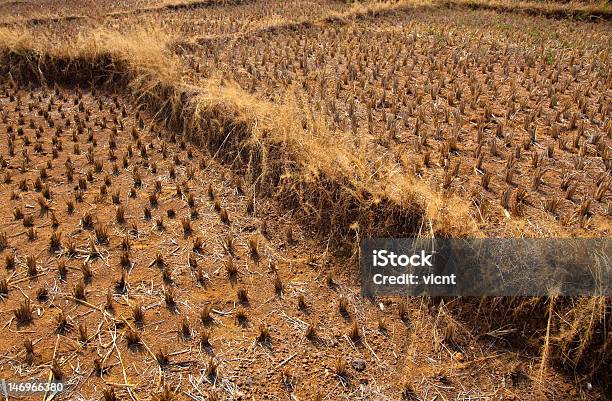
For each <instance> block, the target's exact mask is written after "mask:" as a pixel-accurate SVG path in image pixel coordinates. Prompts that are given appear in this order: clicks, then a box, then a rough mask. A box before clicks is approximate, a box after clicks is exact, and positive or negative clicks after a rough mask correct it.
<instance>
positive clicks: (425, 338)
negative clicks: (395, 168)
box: [0, 84, 575, 400]
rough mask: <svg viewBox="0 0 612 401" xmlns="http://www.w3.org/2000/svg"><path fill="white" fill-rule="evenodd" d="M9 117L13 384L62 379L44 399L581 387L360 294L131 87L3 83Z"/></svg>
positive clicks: (435, 311) (511, 395)
mask: <svg viewBox="0 0 612 401" xmlns="http://www.w3.org/2000/svg"><path fill="white" fill-rule="evenodd" d="M0 114H1V118H2V120H1V121H0V132H2V140H1V142H0V158H1V160H0V162H1V166H2V167H1V172H0V173H1V184H0V185H1V190H0V202H1V204H2V206H3V207H2V208H1V209H0V221H1V228H0V240H1V244H0V245H1V248H2V249H1V252H2V255H1V258H2V259H1V260H2V265H3V266H2V268H1V272H0V284H1V285H0V287H1V288H0V296H1V297H2V300H1V303H0V323H1V326H0V344H1V346H0V379H7V380H13V381H23V380H29V379H37V380H41V381H44V382H47V381H48V380H51V379H53V378H55V379H60V380H63V381H64V382H65V383H66V384H67V388H66V390H65V391H64V392H62V393H59V394H55V395H54V394H47V396H46V399H47V400H49V399H55V400H100V399H104V400H114V399H124V400H148V399H156V400H170V399H175V400H183V399H184V400H188V399H191V400H214V399H230V400H238V399H242V400H256V399H257V400H259V399H294V400H359V399H363V400H366V399H368V400H386V399H393V400H395V399H402V398H403V399H413V400H419V399H423V400H425V399H426V400H431V399H440V400H451V399H457V397H461V396H462V395H465V394H472V395H476V394H480V395H484V396H488V397H496V399H497V397H501V396H503V397H504V399H535V398H536V397H538V396H544V397H554V398H555V399H570V398H571V397H572V394H574V395H575V391H574V390H573V387H572V385H570V384H569V381H568V380H567V379H564V377H563V376H561V375H559V374H558V373H556V372H554V371H548V370H546V371H545V372H544V376H543V380H544V383H546V384H545V385H542V386H540V385H538V381H537V380H536V379H537V376H538V372H539V358H538V357H537V353H533V354H525V353H517V352H514V351H512V350H508V349H505V348H503V347H502V346H501V345H500V343H497V342H495V341H494V339H492V338H489V337H482V338H481V337H477V336H475V335H472V334H471V332H470V329H469V327H467V326H465V325H463V324H462V323H461V322H459V321H456V320H454V319H453V318H452V317H451V316H450V314H448V313H447V312H446V310H445V309H444V307H438V308H434V307H431V306H429V305H428V304H427V303H426V301H425V300H421V299H406V300H398V299H394V300H377V301H376V302H373V301H371V300H364V299H361V298H360V297H359V286H358V283H357V278H356V276H357V273H356V268H355V265H356V262H355V261H354V259H353V260H349V259H343V258H340V257H338V256H334V255H332V254H330V253H328V252H327V251H326V244H325V242H319V241H318V240H317V239H316V238H315V237H314V236H313V235H312V234H311V233H309V232H307V231H304V230H303V229H301V228H300V226H298V225H297V224H296V222H295V221H294V220H293V219H292V217H291V216H290V215H287V214H283V213H282V212H280V208H278V207H277V205H275V204H274V202H273V201H262V200H259V199H255V198H254V197H253V195H252V192H251V191H250V190H249V188H248V186H247V185H245V184H244V183H241V180H240V179H239V178H237V177H235V176H233V175H232V174H231V172H230V171H229V170H228V169H227V168H226V167H225V166H222V165H220V164H219V163H218V162H217V161H215V160H214V159H213V158H212V157H211V155H210V154H209V153H207V151H205V150H201V149H196V148H194V147H193V146H192V145H190V144H188V143H185V142H183V141H182V140H181V138H180V136H175V135H173V134H171V133H169V132H167V131H165V130H164V128H162V127H160V126H156V125H155V124H153V123H152V122H151V119H150V116H148V115H146V114H145V113H143V112H139V111H137V110H136V109H135V108H134V107H133V106H132V105H130V104H129V103H126V102H125V101H124V100H123V99H122V98H121V97H117V96H115V95H113V94H108V93H104V92H99V91H96V92H94V91H81V90H79V89H66V88H27V89H26V88H15V87H13V86H11V85H8V84H3V85H2V86H0ZM539 388H540V390H539ZM436 397H439V398H436ZM564 397H569V398H564ZM19 399H37V400H40V399H43V395H42V394H38V395H36V396H23V397H20V398H19ZM491 399H492V398H491Z"/></svg>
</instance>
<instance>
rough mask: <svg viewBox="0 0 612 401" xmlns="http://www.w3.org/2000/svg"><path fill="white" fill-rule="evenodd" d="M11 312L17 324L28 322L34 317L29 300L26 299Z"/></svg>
mask: <svg viewBox="0 0 612 401" xmlns="http://www.w3.org/2000/svg"><path fill="white" fill-rule="evenodd" d="M13 314H14V315H15V320H16V321H17V323H19V324H28V323H30V322H31V321H32V319H33V318H34V315H33V313H32V307H31V306H30V300H29V299H26V300H25V301H23V302H22V303H21V304H19V306H18V307H17V308H16V309H15V310H13Z"/></svg>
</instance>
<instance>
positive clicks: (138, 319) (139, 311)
mask: <svg viewBox="0 0 612 401" xmlns="http://www.w3.org/2000/svg"><path fill="white" fill-rule="evenodd" d="M132 318H133V319H134V323H136V324H137V325H139V326H142V325H144V320H145V309H144V306H142V304H141V303H138V304H136V305H134V306H132Z"/></svg>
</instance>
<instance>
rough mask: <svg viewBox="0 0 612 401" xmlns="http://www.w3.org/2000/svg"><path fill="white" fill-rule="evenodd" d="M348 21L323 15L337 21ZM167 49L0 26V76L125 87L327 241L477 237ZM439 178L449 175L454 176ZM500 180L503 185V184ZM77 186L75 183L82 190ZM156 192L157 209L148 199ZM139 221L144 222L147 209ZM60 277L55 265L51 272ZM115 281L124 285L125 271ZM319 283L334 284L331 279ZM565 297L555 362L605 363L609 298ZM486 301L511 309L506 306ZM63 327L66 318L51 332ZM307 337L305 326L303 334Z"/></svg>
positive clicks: (386, 170) (165, 40)
mask: <svg viewBox="0 0 612 401" xmlns="http://www.w3.org/2000/svg"><path fill="white" fill-rule="evenodd" d="M479 4H480V3H479ZM483 4H485V3H483ZM486 4H489V5H490V4H492V3H486ZM496 4H497V3H496ZM360 7H362V8H360ZM372 7H373V8H372ZM388 7H391V6H389V5H381V6H356V8H355V10H353V11H352V13H353V14H351V15H350V17H355V16H356V15H360V14H359V13H362V14H364V15H365V14H370V13H372V12H379V11H380V10H384V9H386V8H388ZM495 7H498V6H497V5H495ZM377 10H378V11H377ZM348 17H349V16H347V15H342V16H330V17H329V18H330V19H331V20H342V19H345V18H348ZM37 35H38V34H37ZM174 42H176V38H174V37H172V36H170V35H167V34H165V33H163V32H161V31H159V30H135V31H133V32H131V33H129V34H126V35H122V34H119V33H116V32H110V31H105V30H98V29H95V30H89V31H84V32H82V33H80V34H79V35H78V36H77V37H75V38H72V39H71V40H68V41H62V42H58V41H54V40H53V38H51V37H40V36H34V35H33V34H32V33H30V32H28V31H27V30H15V29H13V30H9V29H4V28H1V29H0V72H1V73H2V75H3V76H8V74H9V73H10V75H11V76H12V79H14V80H17V81H19V82H22V83H27V82H36V83H46V84H53V83H60V84H69V85H71V84H77V85H89V84H93V85H103V86H107V87H115V88H116V89H118V90H124V89H127V90H129V92H130V94H131V96H132V97H133V99H134V100H135V101H136V102H137V103H139V104H140V105H142V107H144V108H145V109H148V110H150V111H152V112H153V114H155V116H156V117H157V118H158V119H159V120H161V121H164V122H165V123H166V124H167V125H168V126H169V127H170V128H172V129H173V130H174V131H176V132H181V133H184V136H185V139H187V140H190V141H191V142H193V143H195V144H199V145H202V146H206V147H208V148H210V149H212V150H213V153H215V154H216V155H217V157H219V158H220V159H222V160H224V161H226V162H227V163H228V164H230V165H231V166H232V167H233V168H234V169H235V170H236V171H237V172H239V173H241V174H242V175H243V176H244V177H245V179H246V180H247V181H248V182H249V184H250V186H252V187H253V188H254V189H255V191H256V193H257V194H258V195H259V196H273V197H275V198H276V199H277V200H278V201H280V203H281V204H283V205H285V206H286V207H287V208H288V209H290V210H295V211H297V212H296V213H297V214H298V215H299V216H300V217H302V218H303V221H304V222H305V224H310V225H311V226H312V227H314V228H316V229H317V231H318V232H319V234H320V235H322V236H324V237H328V238H331V239H332V240H333V242H336V243H350V244H353V245H354V244H356V243H358V241H359V240H360V239H361V238H363V237H367V236H405V235H407V234H410V235H430V236H458V237H461V236H483V235H484V234H483V233H482V232H480V230H479V229H478V226H477V224H476V222H475V221H474V219H473V218H472V217H471V215H470V210H469V208H470V204H469V202H467V201H465V200H463V199H460V198H459V197H458V196H456V195H452V194H450V195H449V194H446V195H444V194H441V193H439V192H438V191H436V190H434V189H432V188H431V187H430V186H429V185H428V184H427V183H425V182H423V181H420V180H417V179H414V178H413V177H411V176H408V175H406V174H404V173H403V172H402V171H401V170H400V169H398V168H397V166H396V165H395V164H394V163H392V162H390V161H388V160H387V159H383V160H378V161H377V162H375V163H373V162H372V161H371V160H368V158H367V157H366V155H364V154H363V153H360V152H356V151H355V148H354V147H353V146H352V144H353V143H354V141H353V138H352V137H351V135H350V134H349V133H338V132H330V130H329V128H328V127H327V126H326V125H325V124H324V123H323V122H322V121H320V119H318V118H317V117H316V116H313V115H307V116H306V117H307V120H308V124H303V118H302V116H303V115H304V111H303V110H302V109H301V108H300V106H299V104H298V103H299V101H298V99H296V98H295V97H294V96H292V95H291V94H289V95H287V96H286V97H285V99H284V100H283V101H282V102H281V103H272V102H268V101H265V100H262V99H261V98H258V97H256V96H255V95H252V94H250V93H248V92H246V91H245V90H244V89H242V88H241V87H240V86H238V85H237V84H235V83H232V82H228V81H227V80H225V79H223V78H222V77H221V76H218V75H215V74H211V76H210V77H208V78H206V79H201V80H194V81H187V80H186V79H184V76H185V74H183V73H182V71H183V69H184V68H185V66H184V65H183V64H182V63H181V61H180V60H179V59H178V58H176V56H175V55H173V53H171V51H170V50H169V46H168V45H169V44H172V43H174ZM425 139H426V138H425V137H423V140H425ZM127 162H128V161H127V159H125V163H127ZM426 164H427V163H426ZM485 175H486V174H485ZM448 177H449V180H452V179H453V178H452V174H451V175H449V176H448ZM544 179H545V178H544ZM7 180H10V177H8V178H7ZM489 180H490V177H489V178H487V179H485V178H484V176H483V187H488V186H489V185H490V182H489ZM507 181H509V184H510V183H511V182H512V179H511V177H510V178H509V179H508V180H507ZM485 184H486V185H485ZM87 185H88V184H87V183H86V182H85V181H83V186H84V187H86V186H87ZM533 185H534V187H536V189H537V188H538V187H539V186H540V185H542V175H537V176H536V177H535V179H534V182H533ZM600 185H603V184H600ZM449 186H450V181H449ZM568 188H569V187H568ZM517 192H518V190H517ZM135 193H136V192H134V194H135ZM209 193H210V195H209V197H210V198H211V199H212V198H214V197H215V194H214V192H213V191H212V189H211V190H210V191H209ZM511 195H512V192H511V191H509V192H508V195H507V199H505V198H504V199H503V200H502V203H503V204H504V207H505V208H507V209H509V210H512V209H513V207H514V209H515V214H517V215H518V214H520V210H519V209H520V202H516V201H515V202H514V203H512V201H511V198H512V196H511ZM140 196H144V195H140ZM596 196H597V194H596ZM155 197H156V199H155V203H156V204H157V195H155ZM515 198H516V192H515ZM45 202H46V201H45ZM77 202H78V199H77ZM153 203H154V202H152V204H153ZM43 205H46V203H44V204H41V209H42V206H43ZM72 205H73V206H72V208H74V204H72ZM68 207H69V208H70V204H68ZM547 209H548V210H549V211H550V212H551V213H554V212H555V210H556V207H555V206H554V205H553V204H551V205H550V206H549V207H547ZM145 210H148V209H145ZM587 212H588V207H587V206H586V205H584V206H579V208H578V210H577V213H578V215H579V216H580V217H582V216H584V215H586V214H587ZM145 213H147V212H145ZM219 213H220V216H221V219H222V220H223V222H224V223H226V224H230V219H229V217H228V214H227V210H226V209H224V208H219ZM148 215H149V218H151V211H150V210H149V212H148ZM15 217H16V218H17V215H15ZM119 217H121V218H119ZM123 217H124V216H123V213H121V216H120V215H119V214H118V215H117V221H122V220H123ZM20 218H22V219H23V224H24V226H32V224H33V222H32V219H34V217H33V216H32V215H27V216H25V217H24V216H22V215H20ZM26 219H27V220H28V221H26ZM26 223H28V224H26ZM85 223H87V224H83V228H93V227H94V226H93V224H92V223H93V222H92V221H91V219H90V218H89V219H88V218H86V219H85ZM186 227H187V228H188V229H186ZM183 229H184V232H185V234H188V233H191V227H190V222H189V220H187V219H185V220H183ZM96 236H97V237H98V241H99V242H100V243H104V242H106V240H107V238H106V237H107V235H106V233H105V232H104V228H101V227H100V228H99V227H96ZM5 242H6V241H5ZM51 242H52V244H53V245H59V236H58V238H57V241H54V240H52V241H51ZM3 246H4V247H6V246H8V244H6V243H5V244H4V245H3ZM249 246H250V248H251V249H250V250H251V254H252V255H253V256H256V255H259V252H260V250H259V248H258V246H257V242H254V243H253V244H250V243H249ZM195 250H196V249H195V247H194V251H195ZM126 251H127V250H126ZM228 253H230V254H231V247H228ZM126 255H127V256H126V257H125V258H124V259H122V261H121V264H122V265H125V266H127V265H129V264H130V261H129V254H127V253H126ZM7 256H8V255H7ZM160 257H161V255H160ZM35 262H36V261H35V260H34V263H33V267H31V265H32V262H31V261H30V260H29V259H28V263H27V266H28V271H29V273H30V274H31V275H35V274H36V271H37V270H36V263H35ZM12 263H13V264H14V261H13V262H12ZM157 264H158V265H160V267H163V265H164V262H163V260H158V261H157ZM8 266H9V261H8V259H7V267H8ZM225 269H226V271H227V273H228V275H230V276H235V275H236V274H237V273H238V267H237V266H236V265H234V263H233V259H227V262H226V263H225ZM169 272H170V270H169V269H164V271H163V273H164V274H168V277H170V276H169V274H170V273H169ZM65 273H66V271H63V270H62V269H61V268H60V275H65ZM277 277H278V276H277ZM121 280H122V281H124V282H125V278H124V277H123V276H122V278H121ZM329 283H330V284H333V280H330V281H329ZM274 286H275V289H276V291H277V292H278V293H279V294H280V293H281V292H282V291H283V283H282V282H281V281H280V278H278V283H277V282H275V283H274ZM122 287H124V285H122ZM73 288H74V296H75V298H77V299H81V300H85V295H86V294H85V289H84V284H82V283H79V284H77V285H76V286H75V287H73ZM167 295H168V294H166V296H167ZM237 298H238V299H239V300H240V301H241V302H243V303H247V302H248V297H247V293H246V290H243V289H240V290H239V291H238V292H237ZM166 301H168V298H167V297H166ZM568 302H569V303H570V304H571V305H569V306H568V305H562V306H563V308H562V309H560V312H559V313H560V314H561V313H562V314H563V319H560V321H561V322H562V323H561V324H560V327H559V330H558V331H557V332H555V333H552V334H551V340H552V341H551V343H552V344H556V345H558V348H557V349H558V350H559V351H558V352H557V353H556V355H555V351H553V355H555V357H556V358H558V359H562V360H564V361H565V362H568V363H569V364H570V365H576V364H578V363H582V362H584V361H585V359H586V360H588V361H601V363H605V361H606V358H609V355H610V344H611V339H610V338H609V337H608V338H603V339H601V338H596V337H597V336H598V335H599V334H597V333H600V332H601V330H599V329H600V328H601V327H602V325H603V326H604V327H608V326H609V324H610V323H609V304H610V301H609V299H604V298H601V299H600V298H592V299H586V300H575V301H574V300H569V301H568ZM298 305H299V307H300V309H305V308H306V303H305V302H304V299H303V298H299V299H298ZM496 306H497V307H501V306H503V307H506V308H510V307H511V306H512V305H499V304H497V305H496ZM25 308H26V306H23V307H22V308H20V309H22V310H21V311H18V310H16V311H15V317H16V318H17V319H18V320H19V321H24V322H25V321H27V319H26V318H27V316H23V315H24V314H27V313H26V311H25ZM27 308H28V309H29V304H28V305H27ZM338 310H339V312H340V313H341V314H342V315H345V316H348V315H349V311H348V302H347V301H346V300H345V299H344V298H341V299H340V301H339V303H338ZM144 311H145V310H144V308H143V307H142V305H140V304H138V305H136V306H135V307H134V308H133V309H132V317H133V320H134V322H136V323H138V324H140V325H143V323H144V321H145V320H144ZM18 314H19V317H18ZM399 314H400V317H401V318H402V319H404V318H406V317H407V316H406V314H405V310H404V308H403V306H400V311H399ZM236 317H237V319H238V320H240V321H245V322H246V320H247V316H246V312H245V311H244V310H242V309H241V310H239V311H237V313H236ZM201 319H202V322H203V323H210V322H211V320H212V318H211V309H210V308H209V307H205V308H204V309H203V310H202V315H201ZM381 322H382V321H381ZM68 324H69V323H68V321H67V320H66V318H65V316H64V319H63V322H61V321H60V322H59V323H58V326H62V327H65V326H66V325H68ZM606 325H607V326H606ZM383 326H384V324H383V323H381V324H380V325H379V327H380V328H381V329H382V328H383ZM307 330H308V332H312V331H314V329H313V328H309V329H307ZM181 331H183V330H182V328H181ZM311 334H312V333H311ZM208 335H209V333H208V334H206V335H205V334H202V342H203V345H207V344H209V343H208V340H209V339H208ZM348 336H349V337H350V338H351V339H352V340H353V341H354V342H357V340H359V339H360V337H361V333H360V331H359V327H358V326H357V324H356V323H353V325H352V326H351V328H350V330H349V332H348ZM257 338H258V339H259V340H260V341H261V342H265V341H267V340H269V339H270V333H269V329H268V327H267V326H265V325H262V326H260V328H259V335H258V337H257ZM125 339H126V340H127V342H128V343H129V344H138V343H140V341H141V338H140V336H139V334H138V332H136V331H133V330H132V329H131V328H128V329H127V331H126V333H125ZM587 355H588V358H586V356H587ZM592 355H597V356H598V357H597V358H593V357H592ZM158 361H159V359H158ZM592 363H593V365H594V366H592V368H593V369H597V368H599V367H600V366H595V365H597V364H598V363H599V362H592ZM160 364H161V362H160ZM55 368H56V365H55V362H54V369H55ZM57 369H59V365H57V368H56V370H57ZM217 370H218V365H217V362H216V361H215V360H214V359H211V360H210V362H209V365H208V367H207V376H209V377H215V376H217V373H218V372H217ZM333 371H334V372H335V373H336V374H337V375H338V376H339V377H341V378H345V377H346V376H347V374H348V367H347V364H346V361H344V359H342V358H339V359H338V360H337V361H336V362H335V366H334V367H333ZM56 373H57V372H56ZM106 397H107V396H106V393H105V398H106Z"/></svg>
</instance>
